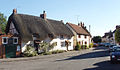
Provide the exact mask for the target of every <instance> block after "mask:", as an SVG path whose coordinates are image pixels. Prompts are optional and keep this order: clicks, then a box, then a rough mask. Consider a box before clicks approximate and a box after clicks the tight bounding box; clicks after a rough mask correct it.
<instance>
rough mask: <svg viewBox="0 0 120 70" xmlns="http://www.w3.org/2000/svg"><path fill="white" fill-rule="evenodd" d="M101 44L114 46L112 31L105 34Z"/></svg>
mask: <svg viewBox="0 0 120 70" xmlns="http://www.w3.org/2000/svg"><path fill="white" fill-rule="evenodd" d="M102 42H104V43H111V44H114V39H113V32H112V31H110V32H106V33H105V34H104V36H103V37H102Z"/></svg>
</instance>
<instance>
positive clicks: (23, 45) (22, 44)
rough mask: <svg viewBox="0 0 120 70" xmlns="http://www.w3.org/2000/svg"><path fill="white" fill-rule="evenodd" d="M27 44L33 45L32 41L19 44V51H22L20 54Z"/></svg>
mask: <svg viewBox="0 0 120 70" xmlns="http://www.w3.org/2000/svg"><path fill="white" fill-rule="evenodd" d="M29 44H31V45H33V41H28V42H26V43H25V42H22V43H21V50H22V52H24V51H25V49H26V47H27V45H29Z"/></svg>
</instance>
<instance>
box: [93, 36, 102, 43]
mask: <svg viewBox="0 0 120 70" xmlns="http://www.w3.org/2000/svg"><path fill="white" fill-rule="evenodd" d="M92 40H93V42H94V43H100V42H101V41H102V40H101V36H94V37H93V38H92Z"/></svg>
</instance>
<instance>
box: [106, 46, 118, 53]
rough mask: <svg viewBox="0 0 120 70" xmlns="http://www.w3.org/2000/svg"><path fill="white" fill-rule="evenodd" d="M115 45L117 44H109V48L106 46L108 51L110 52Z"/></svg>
mask: <svg viewBox="0 0 120 70" xmlns="http://www.w3.org/2000/svg"><path fill="white" fill-rule="evenodd" d="M115 47H118V46H115V45H110V46H109V48H108V50H109V52H112V50H113V49H114V48H115Z"/></svg>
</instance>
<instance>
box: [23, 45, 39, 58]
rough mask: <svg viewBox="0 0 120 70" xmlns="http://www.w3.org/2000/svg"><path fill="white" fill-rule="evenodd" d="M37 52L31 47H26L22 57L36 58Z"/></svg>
mask: <svg viewBox="0 0 120 70" xmlns="http://www.w3.org/2000/svg"><path fill="white" fill-rule="evenodd" d="M37 55H38V54H37V51H35V48H33V47H32V46H27V48H26V50H25V51H24V52H23V56H24V57H32V56H37Z"/></svg>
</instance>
